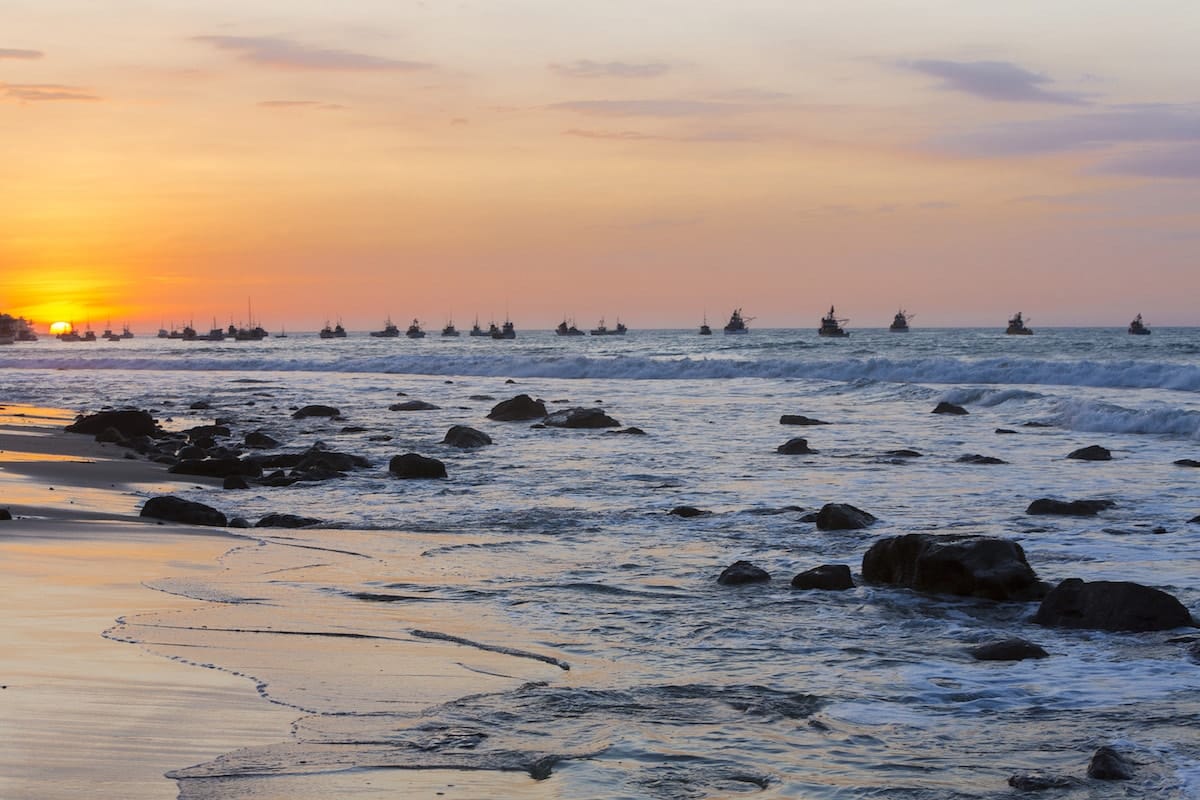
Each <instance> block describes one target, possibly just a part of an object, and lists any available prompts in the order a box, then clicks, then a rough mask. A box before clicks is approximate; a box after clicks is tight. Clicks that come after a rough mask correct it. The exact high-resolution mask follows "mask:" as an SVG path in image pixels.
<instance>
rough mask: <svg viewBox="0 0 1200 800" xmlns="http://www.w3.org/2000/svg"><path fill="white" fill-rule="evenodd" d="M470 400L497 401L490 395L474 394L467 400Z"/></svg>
mask: <svg viewBox="0 0 1200 800" xmlns="http://www.w3.org/2000/svg"><path fill="white" fill-rule="evenodd" d="M467 399H468V400H495V399H496V398H494V397H492V396H491V395H490V394H473V395H471V396H470V397H468V398H467Z"/></svg>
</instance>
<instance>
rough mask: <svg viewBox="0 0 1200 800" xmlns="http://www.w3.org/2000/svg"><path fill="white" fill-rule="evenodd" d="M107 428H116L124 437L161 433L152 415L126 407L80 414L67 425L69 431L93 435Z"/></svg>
mask: <svg viewBox="0 0 1200 800" xmlns="http://www.w3.org/2000/svg"><path fill="white" fill-rule="evenodd" d="M108 428H116V429H117V430H118V431H120V432H121V435H122V436H124V437H125V438H130V437H133V436H150V437H152V438H157V437H159V436H161V435H162V431H161V430H159V427H158V424H157V423H156V422H155V421H154V417H152V416H150V414H149V413H147V412H145V411H135V410H132V409H127V410H123V411H101V412H99V413H96V414H91V415H89V416H83V415H80V416H78V417H76V418H75V422H74V423H72V424H70V425H68V426H67V428H66V430H67V431H68V432H69V433H86V434H88V435H89V436H95V435H96V434H98V433H102V432H104V431H105V430H106V429H108Z"/></svg>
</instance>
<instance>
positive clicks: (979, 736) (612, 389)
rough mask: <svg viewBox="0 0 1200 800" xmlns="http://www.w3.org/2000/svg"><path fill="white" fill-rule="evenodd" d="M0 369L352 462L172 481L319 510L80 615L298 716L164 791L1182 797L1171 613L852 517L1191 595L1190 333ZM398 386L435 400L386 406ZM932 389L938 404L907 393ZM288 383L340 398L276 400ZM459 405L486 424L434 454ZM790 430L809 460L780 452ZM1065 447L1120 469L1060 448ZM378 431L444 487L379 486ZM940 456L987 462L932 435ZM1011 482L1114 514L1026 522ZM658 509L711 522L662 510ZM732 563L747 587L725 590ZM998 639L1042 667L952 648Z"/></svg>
mask: <svg viewBox="0 0 1200 800" xmlns="http://www.w3.org/2000/svg"><path fill="white" fill-rule="evenodd" d="M520 393H527V394H529V395H531V396H533V397H536V398H541V399H543V400H544V401H545V402H546V404H547V407H548V408H549V409H550V410H555V409H562V408H569V407H575V406H582V407H594V406H601V407H603V408H604V409H605V410H606V411H607V413H608V414H610V415H611V416H613V417H614V418H616V419H617V420H618V421H619V422H620V423H621V425H622V426H636V427H638V428H640V429H642V430H643V431H644V432H645V435H644V436H638V435H617V434H613V433H608V432H605V431H599V430H567V429H555V428H544V429H542V428H535V427H531V423H530V422H528V421H527V422H493V421H491V420H489V419H488V418H487V414H488V412H489V410H490V409H491V408H492V406H493V405H495V404H496V403H497V402H499V401H501V400H505V399H508V398H510V397H513V396H514V395H517V394H520ZM0 397H3V398H4V399H5V400H6V401H8V402H14V403H16V402H21V403H34V404H40V405H46V406H58V407H63V408H70V409H78V410H79V411H81V412H91V411H96V410H99V409H100V408H102V407H105V406H124V405H128V406H134V407H138V408H143V409H146V410H149V411H151V412H153V413H154V414H155V416H156V417H157V418H158V419H159V420H160V422H161V423H162V424H163V426H164V427H166V428H168V429H174V430H182V429H185V428H188V427H191V426H194V425H198V424H206V423H212V422H214V421H215V420H218V419H219V420H222V421H225V422H228V424H229V425H230V426H231V427H232V428H233V429H234V433H235V437H234V438H235V439H237V440H240V437H241V436H243V435H244V434H245V433H247V432H249V431H253V430H262V431H264V432H266V433H268V434H270V435H271V436H273V437H274V438H275V439H278V440H279V441H280V442H281V443H282V446H281V448H280V449H281V450H282V451H298V450H302V449H305V448H307V447H309V446H311V445H312V444H314V443H315V442H321V443H323V444H324V445H325V446H327V447H328V448H330V449H334V450H338V451H343V452H349V453H354V454H358V455H362V456H365V457H367V458H368V459H369V460H370V462H371V465H372V466H371V467H370V468H366V469H361V470H356V471H354V472H351V473H349V474H348V475H347V476H346V477H344V478H340V479H334V480H329V481H323V482H317V483H298V484H294V485H293V486H290V487H284V488H268V487H262V486H252V488H250V489H248V490H222V489H219V488H212V487H203V486H196V487H194V488H189V487H187V486H185V487H184V489H183V490H181V491H180V492H178V494H180V495H181V496H184V497H187V498H188V499H192V500H199V501H201V502H204V503H207V504H208V505H211V506H214V507H216V508H218V509H219V510H221V511H223V512H225V513H227V514H229V515H230V516H239V517H244V518H246V519H247V520H249V521H251V522H253V521H255V520H256V519H258V518H260V517H262V516H264V515H266V514H268V513H272V512H286V513H293V514H303V515H306V516H310V517H315V518H318V519H320V520H322V527H320V528H308V529H300V530H283V529H254V530H249V531H243V533H246V534H247V538H246V540H245V541H244V543H242V544H239V545H237V546H234V547H232V549H231V550H230V552H229V553H227V554H226V555H225V556H224V557H223V558H222V559H221V562H220V564H219V565H214V569H213V570H212V571H211V573H209V575H210V577H209V578H207V579H204V580H198V579H196V578H195V577H192V578H190V579H188V580H183V579H180V578H177V577H173V576H171V575H169V574H167V575H161V576H147V580H146V582H147V585H150V586H152V587H153V588H156V589H159V590H161V591H164V592H170V593H173V594H178V595H182V596H186V597H192V598H195V599H196V600H197V604H196V607H195V608H194V609H193V610H191V611H189V612H183V613H173V614H171V615H153V614H151V615H141V616H136V617H129V618H122V619H121V620H119V621H117V622H116V623H115V624H114V627H113V628H112V629H111V630H110V631H108V632H107V634H106V635H108V636H109V637H110V638H113V639H115V640H118V641H126V642H131V643H135V644H137V645H138V646H141V647H143V648H145V649H147V650H150V651H151V652H155V653H158V654H161V655H162V656H164V657H166V658H172V659H177V660H180V661H185V662H188V663H193V664H196V665H197V667H198V668H210V669H220V670H226V671H229V672H231V673H233V674H237V675H242V676H245V677H246V678H247V680H249V681H253V683H254V684H255V686H256V687H257V689H258V692H259V693H260V694H261V696H262V698H263V701H264V702H272V703H278V704H283V705H285V706H288V707H291V708H294V709H295V711H296V720H297V721H296V724H295V726H294V730H293V733H292V735H291V737H290V738H288V739H285V740H282V741H280V742H279V743H278V744H276V745H272V746H270V747H263V748H255V749H251V750H241V751H232V752H230V753H228V754H226V755H225V756H222V757H221V758H218V759H215V760H214V761H211V762H208V763H205V764H186V763H184V764H179V765H178V768H177V769H176V770H175V771H173V772H172V773H171V775H172V776H173V777H174V778H176V780H178V782H179V785H180V792H181V797H184V798H222V799H223V800H229V799H230V798H242V797H246V798H250V797H255V798H261V797H273V796H283V795H282V794H276V793H273V792H276V789H273V788H272V787H280V786H283V785H285V783H284V782H286V781H288V780H289V778H291V777H293V776H298V775H307V774H313V773H320V774H322V775H324V776H326V777H328V776H330V775H333V776H337V775H346V776H348V777H347V779H349V776H360V777H361V775H363V774H364V773H366V774H369V772H370V770H372V769H438V768H451V769H471V770H506V771H516V772H526V773H528V774H529V775H530V781H531V784H532V782H533V781H534V780H537V781H540V782H541V783H540V784H539V785H540V786H542V787H543V789H544V790H545V789H548V790H549V791H550V796H553V797H560V798H567V799H569V800H576V799H577V798H579V799H582V798H598V797H604V798H712V797H740V796H743V795H746V796H765V797H781V798H782V797H787V798H859V797H889V798H913V799H916V798H922V799H924V798H929V799H930V800H932V799H933V798H993V797H1009V796H1011V795H1012V793H1013V792H1014V790H1013V789H1012V788H1010V787H1009V785H1008V783H1007V780H1008V778H1009V777H1010V776H1012V775H1015V774H1023V773H1031V772H1040V773H1044V774H1049V775H1061V776H1068V777H1072V778H1076V779H1078V780H1077V782H1076V783H1073V784H1072V785H1071V786H1069V787H1067V788H1064V789H1056V790H1052V791H1051V792H1050V794H1051V795H1053V796H1056V797H1081V798H1082V797H1086V798H1116V797H1150V796H1152V797H1197V796H1200V735H1198V734H1197V733H1196V731H1197V730H1200V665H1198V664H1197V662H1196V660H1195V656H1194V655H1189V647H1191V646H1193V643H1192V642H1191V641H1188V633H1187V631H1169V632H1164V633H1138V634H1131V633H1121V634H1117V633H1103V632H1096V631H1073V630H1058V629H1050V628H1043V627H1039V626H1037V625H1035V624H1033V623H1032V621H1031V618H1032V616H1033V613H1034V611H1035V610H1036V608H1037V604H1036V603H995V602H991V601H986V600H979V599H970V598H961V597H948V596H940V595H929V594H921V593H917V592H914V591H911V590H908V589H902V588H897V587H893V586H884V585H873V584H870V583H865V582H864V581H863V580H862V577H861V574H860V573H861V564H862V558H863V554H864V553H865V552H866V550H867V549H868V548H869V547H870V546H871V544H872V543H873V542H875V541H877V540H879V539H881V538H883V537H887V536H894V535H897V534H903V533H914V532H925V533H957V534H981V535H987V536H999V537H1004V538H1008V539H1012V540H1015V541H1017V542H1019V543H1020V544H1021V546H1022V547H1023V548H1024V550H1025V553H1026V555H1027V557H1028V560H1029V562H1030V564H1031V566H1032V567H1033V568H1034V570H1035V571H1036V572H1037V574H1038V576H1039V577H1040V578H1042V579H1043V580H1045V581H1048V582H1050V583H1051V584H1056V583H1058V582H1059V581H1061V580H1063V579H1065V578H1071V577H1077V578H1083V579H1085V580H1121V581H1135V582H1139V583H1144V584H1147V585H1151V586H1155V587H1158V588H1161V589H1163V590H1165V591H1168V592H1170V593H1171V594H1174V595H1175V596H1176V597H1178V598H1179V599H1180V600H1182V601H1183V603H1184V604H1185V605H1186V606H1187V607H1188V608H1189V609H1190V610H1191V611H1192V613H1193V615H1194V616H1200V583H1198V582H1197V575H1198V574H1200V569H1198V567H1200V536H1198V534H1200V525H1197V524H1189V522H1188V520H1189V519H1191V518H1193V517H1195V516H1196V515H1197V514H1200V491H1198V490H1197V486H1198V484H1197V481H1198V479H1200V470H1198V469H1195V468H1189V467H1183V466H1178V465H1175V464H1174V463H1173V462H1175V461H1176V460H1180V459H1200V330H1198V329H1192V328H1187V329H1184V328H1156V329H1155V330H1154V333H1153V335H1151V336H1145V337H1134V336H1128V335H1126V333H1125V332H1124V330H1117V329H1110V328H1074V329H1038V330H1037V333H1036V334H1035V335H1033V336H1028V337H1015V336H1005V335H1003V333H1002V331H1000V330H984V329H919V328H914V330H913V331H912V332H910V333H908V334H894V333H890V332H888V331H886V330H851V335H850V337H849V338H847V339H836V340H826V339H820V338H818V337H817V335H816V333H815V330H765V329H755V330H752V331H751V333H750V334H748V335H746V336H723V335H722V334H721V333H720V332H718V333H717V334H716V335H714V336H711V337H701V336H698V335H696V333H695V331H694V330H676V331H638V330H633V331H631V332H630V333H629V334H628V335H627V336H624V337H604V338H600V337H590V336H589V337H579V338H565V337H556V336H555V335H554V334H553V333H552V332H550V331H522V330H520V328H518V338H517V339H516V340H513V341H494V340H491V339H482V338H471V337H467V336H463V337H461V338H459V339H443V338H440V337H438V336H436V334H431V335H430V336H429V337H428V338H426V339H423V340H416V341H414V340H408V339H405V338H400V339H388V340H381V339H371V338H369V337H367V336H366V334H365V333H351V335H350V337H349V338H347V339H344V340H320V339H319V338H317V336H316V334H315V332H314V333H311V334H297V333H292V334H290V335H289V337H288V338H286V339H268V340H264V341H262V342H257V343H255V342H222V343H198V342H196V343H188V342H182V341H177V340H160V339H157V338H150V337H139V338H135V339H132V340H126V341H122V342H114V343H110V342H105V341H100V342H96V343H63V342H58V341H55V340H53V339H44V340H42V341H40V342H37V343H32V344H18V345H14V346H6V347H4V348H0ZM414 399H415V400H423V401H426V402H428V403H431V404H434V405H436V406H437V408H435V409H430V410H422V411H392V410H389V406H391V405H393V404H396V403H398V402H401V401H404V400H414ZM198 401H203V402H204V403H206V404H208V405H209V406H210V408H208V409H192V408H191V406H192V405H193V404H194V403H196V402H198ZM939 401H949V402H953V403H957V404H961V405H963V406H964V407H965V408H966V409H967V411H968V412H969V413H968V414H967V415H965V416H946V415H934V414H931V413H930V411H931V410H932V409H933V407H934V406H935V405H936V404H937V403H938V402H939ZM310 403H322V404H328V405H332V406H335V407H337V408H338V409H340V411H341V418H340V419H336V420H329V419H316V418H309V419H303V420H295V419H293V418H292V417H291V413H292V411H293V410H294V409H295V408H297V407H300V406H303V405H307V404H310ZM784 414H802V415H806V416H809V417H814V418H818V419H820V420H822V421H824V422H828V423H829V424H828V425H820V426H811V427H792V426H784V425H781V424H780V422H779V420H780V416H781V415H784ZM1029 423H1034V424H1033V425H1030V424H1029ZM455 424H465V425H470V426H473V427H475V428H478V429H480V430H483V431H485V432H486V433H488V434H489V435H490V436H491V437H492V438H493V440H494V444H493V445H491V446H488V447H484V448H480V449H477V450H457V449H454V448H451V447H449V446H447V445H443V444H441V443H440V442H441V440H442V437H443V435H444V434H445V432H446V430H447V428H449V427H450V426H451V425H455ZM997 429H1003V430H1007V431H1011V433H1008V434H1001V433H998V432H997ZM794 436H802V437H805V438H807V439H808V442H809V446H810V447H811V448H813V449H814V450H816V451H817V452H815V453H812V454H806V455H782V454H779V453H777V452H776V447H778V446H779V445H780V444H782V443H784V442H785V441H787V440H788V439H790V438H792V437H794ZM1093 444H1096V445H1102V446H1104V447H1106V448H1109V449H1110V450H1111V451H1112V453H1113V459H1112V460H1111V461H1104V462H1085V461H1077V460H1072V459H1067V458H1066V456H1067V454H1068V453H1069V452H1071V451H1073V450H1075V449H1077V448H1080V447H1084V446H1087V445H1093ZM898 449H911V450H915V451H917V452H919V453H920V454H921V455H920V456H919V457H899V456H896V455H894V454H892V453H891V451H895V450H898ZM268 452H272V451H268ZM407 452H416V453H420V454H422V455H426V456H432V457H436V458H438V459H441V460H442V461H444V462H445V464H446V469H447V472H448V478H447V479H445V480H430V481H405V480H398V479H396V478H394V477H392V476H391V475H390V474H389V473H388V469H387V467H388V460H389V459H390V458H391V457H392V456H394V455H398V454H401V453H407ZM971 454H980V455H984V456H991V457H994V458H998V459H1001V460H1002V461H1003V462H1005V463H998V464H971V463H962V462H959V461H958V459H959V458H960V457H962V456H964V455H971ZM1041 497H1052V498H1058V499H1065V500H1073V499H1104V500H1112V501H1114V502H1115V503H1116V505H1115V507H1113V508H1111V509H1109V510H1107V511H1104V512H1103V513H1101V514H1100V515H1099V516H1098V517H1094V518H1085V519H1080V518H1071V517H1046V516H1029V515H1027V514H1026V513H1025V509H1026V507H1027V506H1028V504H1029V503H1030V502H1031V501H1032V500H1035V499H1037V498H1041ZM139 502H140V499H139ZM826 503H850V504H853V505H855V506H857V507H859V508H862V509H865V510H867V511H869V512H871V513H872V514H874V515H875V516H876V517H878V522H877V523H875V524H874V525H872V526H871V527H869V528H866V529H862V530H852V531H821V530H818V529H817V528H816V526H815V525H814V524H813V523H812V522H810V521H806V519H805V517H806V515H807V514H808V513H809V512H811V511H814V510H816V509H819V508H820V507H821V506H822V505H824V504H826ZM684 505H687V506H694V507H696V508H698V509H701V510H702V511H705V512H708V513H705V514H703V515H701V516H696V517H691V518H681V517H678V516H674V515H671V514H669V513H668V512H669V511H670V510H671V509H673V508H675V507H677V506H684ZM738 560H747V561H750V562H752V563H754V564H756V565H758V566H760V567H762V568H763V569H765V570H767V571H768V572H769V573H770V575H771V580H770V581H769V582H768V583H765V584H755V585H748V586H736V587H735V586H723V585H718V583H717V576H718V575H719V574H720V573H721V571H722V570H723V569H724V568H725V567H726V566H728V565H730V564H732V563H733V562H735V561H738ZM822 564H847V565H849V566H850V568H851V571H852V572H853V574H854V580H855V583H856V588H854V589H852V590H849V591H845V592H832V591H830V592H823V591H801V590H794V589H792V588H790V580H791V577H792V576H793V575H795V574H797V573H799V572H803V571H805V570H807V569H810V568H812V567H816V566H818V565H822ZM1014 636H1018V637H1023V638H1026V639H1029V640H1031V641H1034V642H1036V643H1038V644H1040V645H1041V646H1042V647H1044V648H1045V649H1046V650H1047V651H1049V653H1050V657H1048V658H1045V659H1040V660H1030V661H1022V662H1016V663H1008V662H983V661H976V660H974V659H973V658H972V657H971V656H970V655H968V654H967V652H966V651H967V648H969V647H971V646H973V645H976V644H979V643H982V642H987V641H992V640H995V639H1003V638H1010V637H1014ZM1181 638H1182V641H1181ZM1193 638H1194V637H1193ZM1101 745H1112V746H1114V747H1116V748H1117V749H1118V750H1120V751H1121V752H1123V753H1125V754H1127V755H1128V756H1129V757H1130V758H1131V759H1132V760H1133V761H1134V762H1135V763H1136V764H1137V769H1136V773H1135V777H1134V779H1133V780H1132V781H1121V782H1106V781H1093V780H1088V779H1086V777H1085V771H1086V767H1087V763H1088V759H1089V757H1090V756H1091V754H1092V752H1093V751H1094V750H1095V749H1096V748H1097V747H1099V746H1101ZM286 785H291V784H286Z"/></svg>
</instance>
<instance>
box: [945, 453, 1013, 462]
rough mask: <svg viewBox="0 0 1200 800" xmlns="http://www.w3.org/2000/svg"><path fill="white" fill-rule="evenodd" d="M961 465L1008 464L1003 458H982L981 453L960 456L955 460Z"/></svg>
mask: <svg viewBox="0 0 1200 800" xmlns="http://www.w3.org/2000/svg"><path fill="white" fill-rule="evenodd" d="M954 460H955V461H957V462H958V463H959V464H1007V463H1008V462H1007V461H1005V460H1004V459H1003V458H996V457H995V456H981V455H980V454H979V453H971V454H969V455H965V456H959V457H958V458H956V459H954Z"/></svg>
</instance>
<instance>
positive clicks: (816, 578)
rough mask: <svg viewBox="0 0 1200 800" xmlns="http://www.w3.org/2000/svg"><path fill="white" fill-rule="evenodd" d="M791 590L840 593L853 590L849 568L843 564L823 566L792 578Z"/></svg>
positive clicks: (852, 580)
mask: <svg viewBox="0 0 1200 800" xmlns="http://www.w3.org/2000/svg"><path fill="white" fill-rule="evenodd" d="M792 588H793V589H824V590H825V591H830V592H840V591H845V590H846V589H853V588H854V579H853V578H852V577H850V567H848V566H846V565H845V564H824V565H822V566H819V567H813V568H812V569H810V570H807V571H805V572H801V573H800V574H799V575H797V576H796V577H794V578H792Z"/></svg>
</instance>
